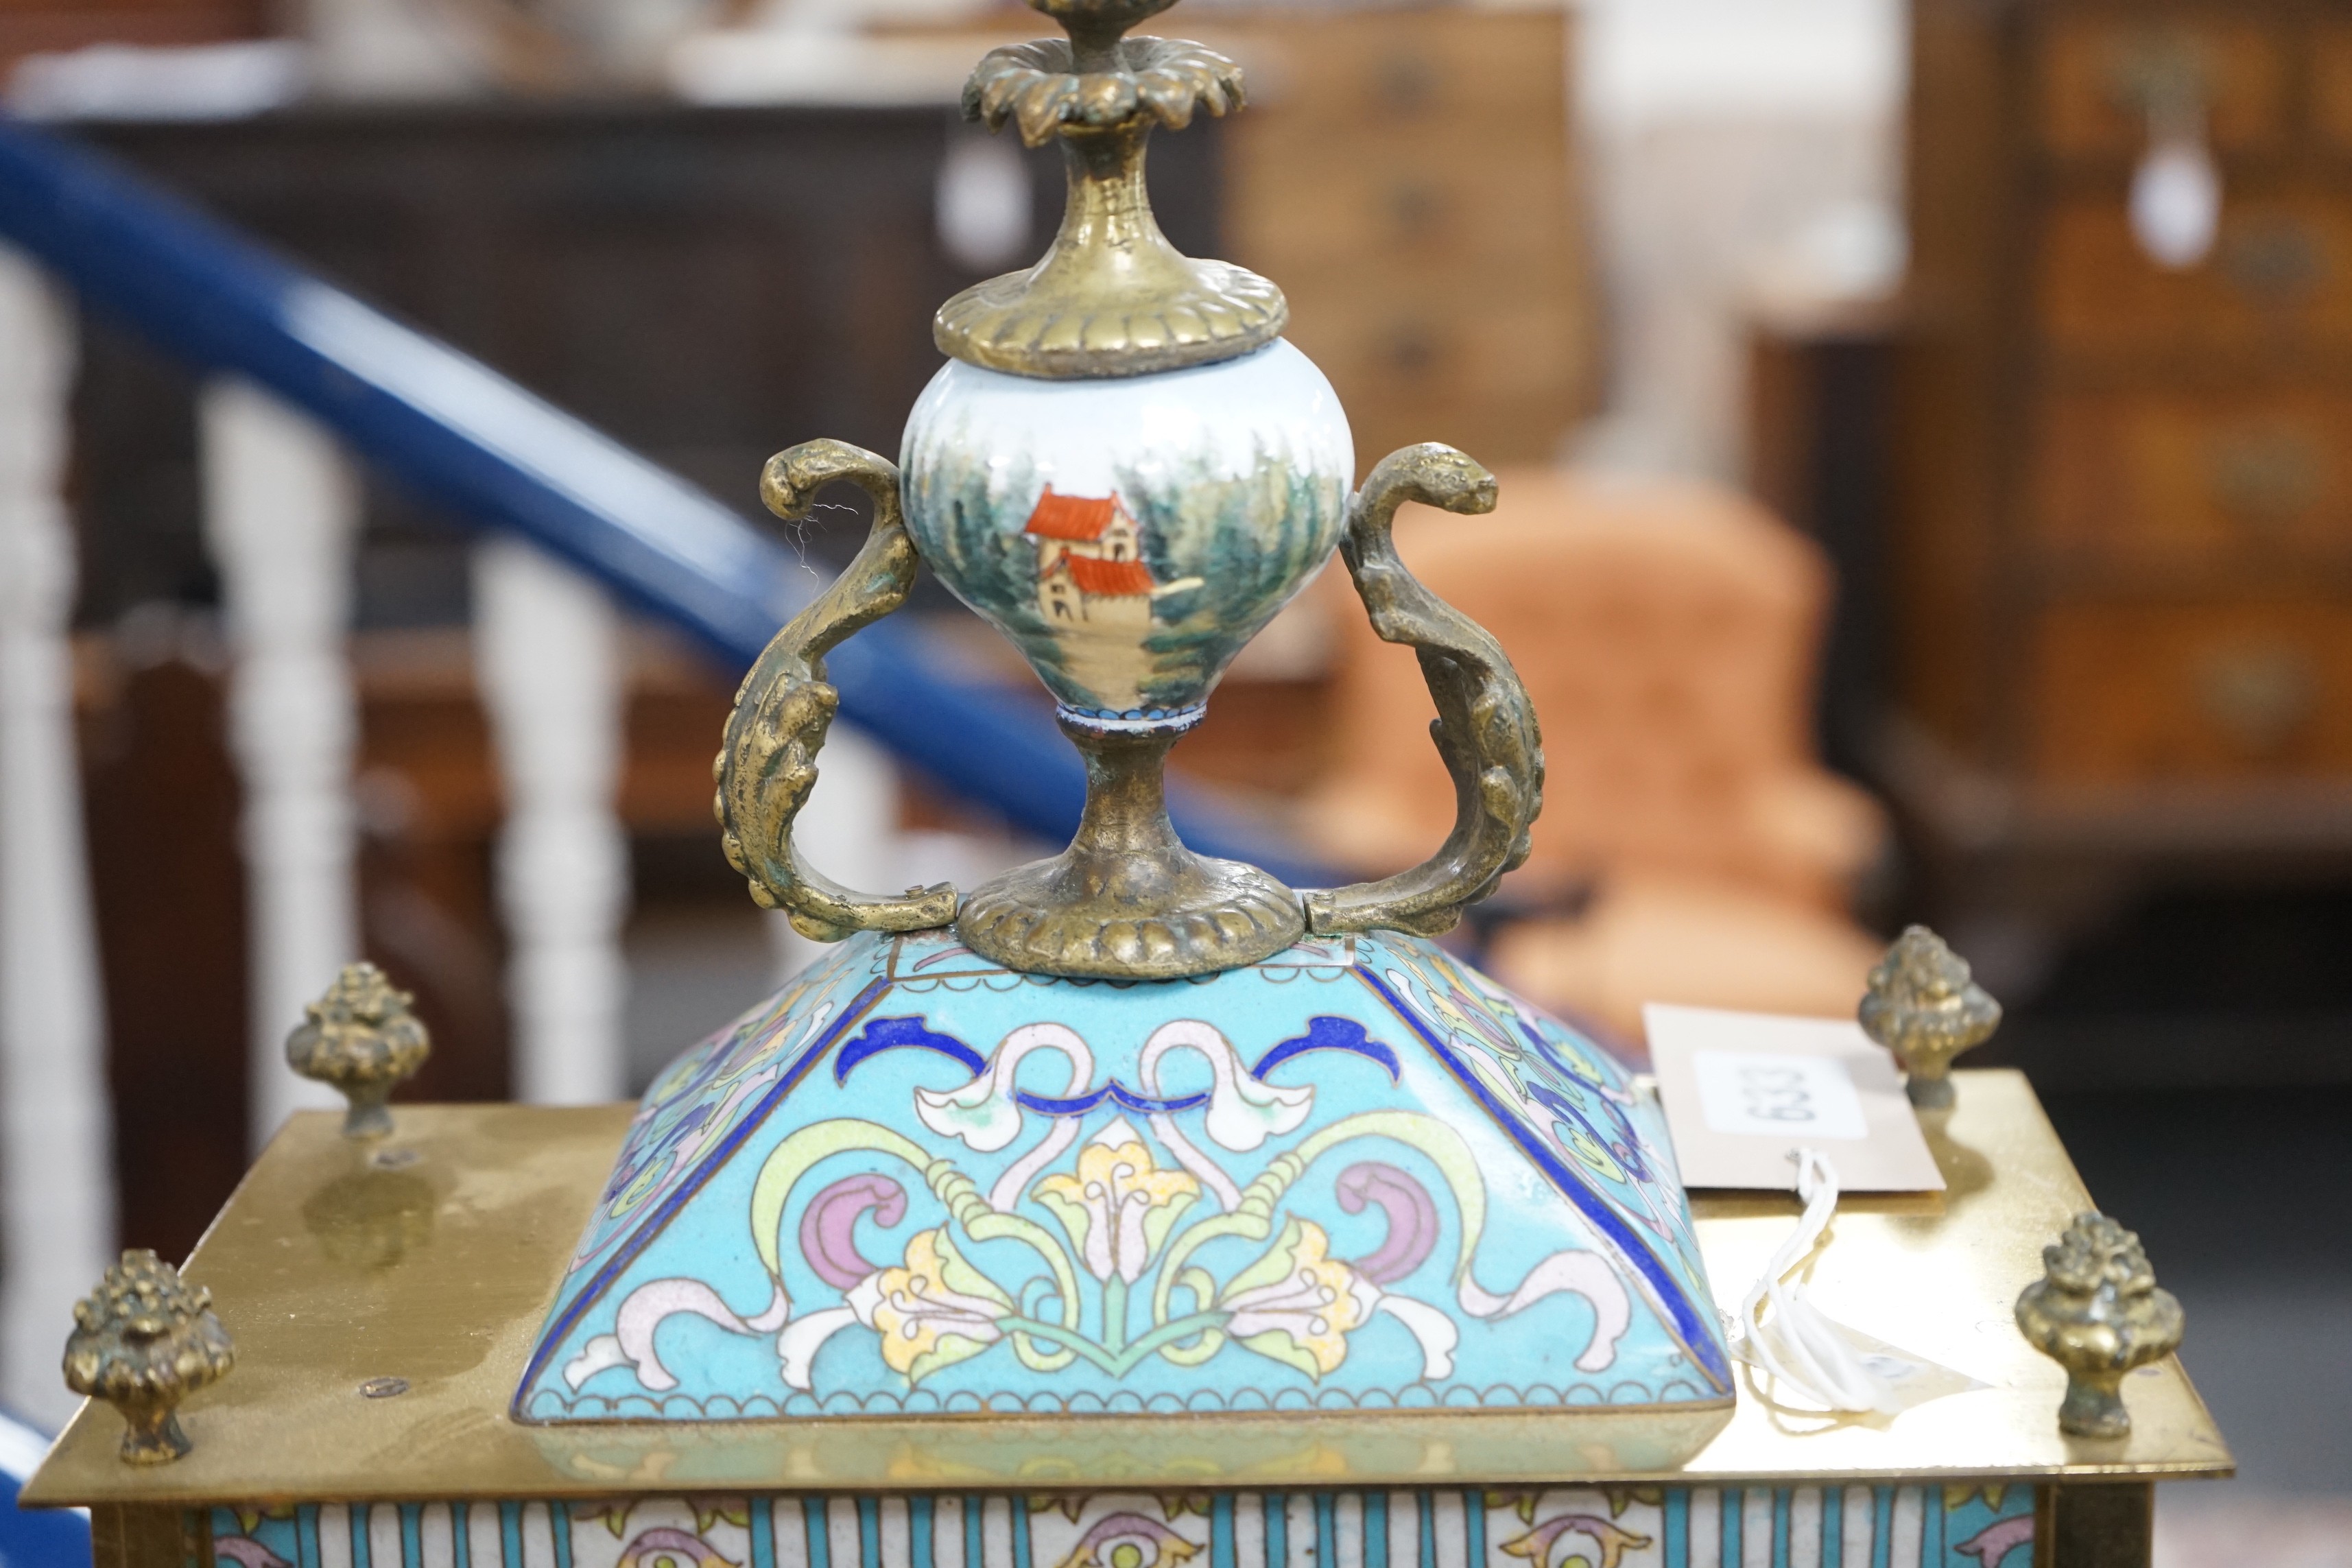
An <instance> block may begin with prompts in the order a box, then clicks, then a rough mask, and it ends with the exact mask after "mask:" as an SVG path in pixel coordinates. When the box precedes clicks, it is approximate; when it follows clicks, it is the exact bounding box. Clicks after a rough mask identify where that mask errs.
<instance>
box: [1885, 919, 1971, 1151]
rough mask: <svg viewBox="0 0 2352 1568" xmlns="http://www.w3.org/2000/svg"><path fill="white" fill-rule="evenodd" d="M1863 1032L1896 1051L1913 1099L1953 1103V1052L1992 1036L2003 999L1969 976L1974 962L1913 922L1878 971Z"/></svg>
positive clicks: (1932, 1106) (1932, 1105)
mask: <svg viewBox="0 0 2352 1568" xmlns="http://www.w3.org/2000/svg"><path fill="white" fill-rule="evenodd" d="M1861 1018H1862V1030H1863V1033H1864V1034H1866V1035H1868V1036H1869V1037H1871V1038H1872V1039H1874V1040H1876V1041H1877V1042H1878V1043H1879V1044H1880V1045H1882V1046H1885V1047H1886V1048H1887V1049H1888V1050H1890V1051H1893V1052H1894V1053H1895V1060H1897V1061H1899V1062H1901V1063H1902V1064H1903V1071H1904V1073H1905V1074H1906V1082H1905V1086H1904V1087H1905V1089H1906V1090H1907V1091H1908V1092H1909V1094H1910V1096H1911V1103H1912V1104H1914V1105H1916V1106H1917V1107H1919V1108H1920V1109H1921V1110H1942V1109H1943V1108H1944V1107H1946V1106H1948V1105H1950V1104H1951V1103H1952V1079H1951V1072H1952V1058H1955V1057H1957V1056H1958V1055H1959V1054H1960V1053H1961V1052H1962V1051H1966V1050H1972V1049H1974V1048H1975V1047H1978V1046H1980V1045H1982V1044H1984V1043H1985V1041H1986V1040H1988V1039H1990V1038H1991V1037H1992V1032H1993V1031H1994V1030H1995V1029H1997V1028H1999V1027H2000V1003H1998V1002H1996V1001H1994V1000H1993V999H1992V997H1991V996H1990V995H1989V994H1987V993H1986V991H1985V989H1984V987H1983V986H1981V985H1979V984H1977V983H1976V982H1975V981H1974V980H1972V979H1970V978H1969V964H1968V960H1966V959H1964V958H1962V957H1961V956H1960V955H1959V954H1958V953H1957V952H1953V951H1952V950H1951V949H1950V948H1949V947H1948V946H1946V945H1945V943H1944V939H1943V938H1942V937H1939V936H1937V934H1936V933H1935V932H1934V931H1929V930H1928V929H1927V927H1926V926H1913V927H1911V928H1910V929H1909V930H1907V931H1905V932H1904V933H1903V934H1902V935H1901V936H1899V937H1897V938H1896V939H1895V945H1894V946H1892V947H1890V948H1888V949H1887V950H1886V956H1885V958H1883V959H1881V960H1880V961H1879V963H1878V967H1877V968H1875V969H1874V970H1872V971H1871V972H1870V989H1869V990H1868V992H1867V993H1865V994H1864V996H1863V999H1862V1008H1861Z"/></svg>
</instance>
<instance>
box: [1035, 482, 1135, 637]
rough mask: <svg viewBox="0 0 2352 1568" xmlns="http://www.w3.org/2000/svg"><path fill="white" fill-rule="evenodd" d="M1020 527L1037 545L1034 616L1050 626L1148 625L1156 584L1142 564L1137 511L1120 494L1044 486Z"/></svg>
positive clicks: (1116, 492)
mask: <svg viewBox="0 0 2352 1568" xmlns="http://www.w3.org/2000/svg"><path fill="white" fill-rule="evenodd" d="M1023 531H1024V532H1025V533H1027V534H1028V535H1029V536H1030V537H1032V538H1033V539H1034V540H1036V542H1037V613H1038V614H1039V615H1041V616H1045V624H1046V626H1049V627H1051V626H1066V625H1069V624H1071V623H1074V622H1085V623H1087V624H1089V625H1092V624H1095V623H1097V622H1102V621H1108V622H1110V623H1111V624H1113V625H1116V626H1133V627H1138V628H1140V627H1142V626H1147V625H1149V624H1150V620H1151V595H1153V594H1154V593H1155V592H1156V591H1158V589H1159V587H1160V584H1159V583H1158V582H1157V581H1156V580H1155V579H1154V578H1153V577H1152V575H1151V568H1150V566H1148V565H1146V564H1144V562H1143V558H1142V544H1143V541H1142V536H1141V531H1140V530H1139V528H1138V527H1137V526H1136V521H1135V514H1134V513H1133V512H1130V511H1129V510H1127V503H1126V502H1125V501H1123V500H1119V499H1118V491H1116V490H1114V491H1112V492H1111V493H1110V494H1109V495H1107V496H1066V495H1057V494H1055V491H1054V487H1053V486H1051V485H1047V486H1046V487H1045V494H1043V495H1041V496H1039V497H1038V498H1037V506H1036V509H1035V510H1033V511H1032V512H1030V514H1029V526H1028V527H1027V528H1026V529H1024V530H1023Z"/></svg>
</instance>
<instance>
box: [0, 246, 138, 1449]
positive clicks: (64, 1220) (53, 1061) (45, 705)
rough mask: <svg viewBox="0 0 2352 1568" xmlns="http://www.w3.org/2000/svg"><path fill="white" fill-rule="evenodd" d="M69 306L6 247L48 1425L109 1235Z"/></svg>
mask: <svg viewBox="0 0 2352 1568" xmlns="http://www.w3.org/2000/svg"><path fill="white" fill-rule="evenodd" d="M73 355H74V343H73V329H72V325H71V321H70V320H69V318H68V316H67V314H66V311H65V310H64V308H63V306H62V304H61V303H60V301H59V300H58V299H57V297H56V296H55V295H54V294H53V293H52V292H51V291H50V289H48V287H47V284H46V282H45V281H44V280H43V279H42V278H41V275H40V274H39V273H38V272H37V271H36V270H35V268H34V267H33V266H32V264H31V262H30V261H28V260H27V259H26V258H25V257H23V256H21V255H19V254H18V253H17V252H16V251H14V250H11V249H5V248H0V1249H5V1250H0V1268H5V1274H0V1404H5V1405H10V1406H12V1407H14V1408H15V1409H16V1410H19V1411H21V1412H23V1413H24V1414H26V1415H29V1416H31V1417H33V1418H34V1419H36V1420H38V1421H42V1422H45V1423H47V1424H48V1425H51V1426H56V1425H59V1424H61V1423H62V1422H63V1420H64V1418H65V1417H66V1416H68V1415H71V1414H72V1412H73V1409H74V1406H75V1405H76V1404H77V1403H78V1401H77V1400H76V1399H75V1398H74V1396H73V1395H72V1394H68V1392H67V1390H66V1387H65V1384H64V1383H63V1382H62V1380H60V1378H59V1377H58V1353H59V1351H60V1349H61V1348H62V1347H63V1345H64V1344H65V1336H66V1334H67V1333H68V1331H70V1330H71V1329H72V1327H73V1303H74V1300H75V1298H76V1297H78V1296H79V1295H80V1294H81V1293H82V1292H83V1291H84V1290H86V1289H89V1287H90V1286H91V1285H92V1284H94V1283H95V1282H96V1281H97V1279H98V1276H99V1273H100V1270H101V1269H102V1268H104V1267H105V1265H106V1263H107V1261H108V1257H109V1254H110V1252H111V1251H112V1249H113V1246H114V1225H115V1215H114V1182H113V1174H112V1171H113V1161H112V1157H111V1149H112V1136H111V1129H110V1125H109V1123H110V1117H109V1115H108V1109H107V1099H106V1036H105V1022H104V1001H103V993H102V991H101V990H100V980H99V967H98V939H97V931H96V925H95V921H94V920H93V918H92V915H91V910H90V892H89V861H88V858H87V855H86V852H85V840H84V839H83V837H82V819H81V795H80V779H79V772H78V769H77V766H76V758H75V752H74V731H73V672H72V664H71V661H70V658H69V657H68V647H67V642H66V631H67V627H68V618H69V617H70V616H71V614H72V609H73V597H74V544H73V536H72V532H71V530H70V528H69V527H68V522H67V515H66V509H65V504H64V501H63V500H62V499H61V495H60V489H59V478H60V470H61V469H62V468H63V466H64V457H65V447H66V398H67V394H68V389H69V386H70V382H71V377H72V365H73Z"/></svg>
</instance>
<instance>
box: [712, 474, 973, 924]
mask: <svg viewBox="0 0 2352 1568" xmlns="http://www.w3.org/2000/svg"><path fill="white" fill-rule="evenodd" d="M835 480H846V481H848V482H849V483H851V484H854V485H856V487H857V488H858V489H862V490H864V491H865V492H866V494H867V495H868V496H871V497H872V498H873V500H874V528H873V531H871V532H869V533H868V534H867V535H866V543H865V546H864V547H863V548H862V549H860V550H859V551H858V552H857V557H856V560H854V561H852V562H851V563H849V569H848V570H847V571H845V572H844V573H843V574H841V575H840V576H839V577H838V578H836V579H835V581H834V583H833V584H832V586H830V587H828V588H827V589H825V591H824V593H823V594H821V595H818V596H817V599H816V602H815V603H814V604H813V605H809V607H808V608H806V609H804V610H803V611H802V612H801V613H800V614H799V615H797V616H793V618H792V620H791V621H789V622H787V623H786V624H785V626H784V628H783V630H782V631H780V632H778V633H777V634H776V635H775V637H773V638H772V639H771V640H770V642H769V643H768V646H767V647H766V648H765V649H764V650H763V651H762V652H761V655H760V658H759V662H758V663H756V664H754V665H753V666H752V667H751V673H750V674H749V675H746V676H745V677H744V678H743V686H742V689H740V690H739V691H738V692H736V694H735V711H734V712H733V713H732V714H731V715H730V717H729V718H728V721H727V739H726V741H725V742H724V743H723V744H722V745H721V746H720V747H719V756H718V758H717V760H716V761H715V762H713V763H712V764H711V773H712V776H713V777H714V778H716V779H717V780H718V784H719V794H718V798H717V799H716V800H715V801H714V802H713V803H712V804H713V806H714V808H715V809H716V811H717V812H718V815H719V827H720V828H721V830H722V832H721V835H720V840H719V841H720V843H721V844H722V845H723V846H724V847H725V848H726V851H727V863H728V864H729V865H730V866H732V867H734V868H735V869H736V870H738V871H740V872H741V873H742V874H743V875H744V876H745V877H746V878H747V879H750V881H751V897H752V900H754V901H755V902H757V903H759V904H761V906H763V907H765V908H767V909H772V910H774V909H781V910H784V911H785V912H786V913H787V914H789V915H790V916H791V917H792V922H793V930H794V931H799V932H800V933H801V934H802V935H803V936H805V937H809V938H811V939H812V940H814V941H817V942H839V941H840V940H841V939H842V938H844V937H845V936H847V935H849V934H850V933H851V932H853V931H924V930H928V929H929V928H930V927H933V926H943V925H947V924H949V923H950V921H953V920H954V919H955V914H956V890H955V889H954V888H952V887H950V885H948V884H947V883H945V882H941V883H939V884H938V885H936V886H934V887H929V888H910V889H908V890H907V893H906V896H904V897H903V898H900V897H887V896H879V895H874V894H867V893H857V892H852V891H851V890H850V889H847V888H845V887H842V886H841V885H840V884H838V883H836V882H835V881H833V880H832V879H830V878H827V877H826V876H824V874H823V873H822V872H820V871H817V870H816V869H814V868H812V867H811V866H810V865H809V864H808V862H807V861H805V860H803V859H802V858H801V856H800V852H799V850H798V849H796V848H795V847H793V818H794V817H796V816H799V815H800V811H801V807H802V806H803V805H806V804H807V803H808V796H809V791H810V790H811V789H813V788H814V787H815V784H816V753H817V750H818V748H819V747H821V746H823V745H824V736H825V731H827V730H828V729H830V728H831V727H832V724H833V716H834V714H835V712H836V711H837V710H839V709H840V707H841V693H840V692H838V691H836V690H835V689H834V688H833V687H831V686H829V685H827V684H826V683H825V679H824V656H825V655H826V654H828V653H830V652H832V651H833V649H834V648H835V647H838V646H840V644H841V643H842V641H843V639H845V638H846V637H849V635H850V634H851V633H853V632H856V631H858V630H859V629H861V628H863V627H866V626H872V625H873V624H874V623H875V622H876V621H878V620H880V619H881V618H882V617H883V616H887V615H888V614H889V613H890V612H891V611H893V610H895V609H897V608H898V606H899V605H903V604H905V603H906V602H907V591H908V589H909V588H911V587H913V586H914V584H915V565H916V555H915V542H914V541H913V540H912V539H910V538H908V534H907V524H906V519H905V516H904V514H903V513H902V512H901V511H900V510H899V503H898V468H896V467H895V466H894V465H893V464H891V463H890V462H888V461H887V459H885V458H877V457H876V456H875V455H874V454H873V453H871V452H867V451H862V450H860V449H859V448H857V447H852V446H849V445H846V444H845V443H844V442H840V441H807V442H803V443H802V444H801V445H800V446H797V447H793V448H792V449H791V450H789V451H784V452H779V453H777V454H776V455H775V456H774V457H772V458H769V459H768V466H767V468H765V469H764V470H762V471H761V475H760V499H761V500H763V501H765V502H767V504H768V510H770V511H772V512H774V513H775V514H776V515H777V516H778V517H781V518H782V519H783V520H784V521H787V522H797V521H800V520H802V519H803V518H804V517H806V516H807V515H808V512H809V508H810V507H811V506H812V505H813V504H814V502H815V500H816V496H817V492H818V491H819V490H821V489H824V487H825V486H827V485H829V484H832V483H834V482H835Z"/></svg>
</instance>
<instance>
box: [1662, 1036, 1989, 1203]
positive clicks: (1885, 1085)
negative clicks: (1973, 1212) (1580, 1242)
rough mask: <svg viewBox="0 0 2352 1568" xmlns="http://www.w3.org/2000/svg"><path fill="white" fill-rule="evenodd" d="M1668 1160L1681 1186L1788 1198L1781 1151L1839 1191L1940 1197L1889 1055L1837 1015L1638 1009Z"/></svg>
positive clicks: (1790, 1169) (1789, 1167)
mask: <svg viewBox="0 0 2352 1568" xmlns="http://www.w3.org/2000/svg"><path fill="white" fill-rule="evenodd" d="M1642 1017H1643V1023H1644V1024H1645V1025H1646V1026H1648V1032H1649V1037H1650V1059H1651V1063H1652V1065H1653V1068H1654V1070H1655V1072H1656V1074H1657V1079H1658V1098H1659V1100H1660V1101H1661V1102H1662V1103H1663V1104H1664V1107H1665V1111H1666V1126H1667V1128H1668V1130H1669V1131H1671V1132H1672V1134H1673V1136H1674V1141H1675V1163H1676V1164H1677V1165H1678V1166H1679V1167H1680V1168H1681V1171H1682V1178H1683V1183H1684V1184H1685V1185H1686V1186H1693V1187H1760V1188H1777V1189H1779V1190H1780V1191H1784V1192H1786V1191H1792V1190H1794V1188H1795V1186H1796V1184H1797V1173H1796V1166H1795V1165H1794V1164H1793V1163H1790V1159H1789V1153H1790V1151H1791V1150H1793V1149H1797V1148H1800V1147H1802V1146H1805V1145H1808V1144H1810V1145H1812V1146H1814V1147H1817V1148H1820V1149H1821V1150H1822V1152H1823V1153H1826V1154H1829V1155H1831V1156H1832V1158H1833V1159H1834V1160H1835V1161H1836V1163H1837V1172H1838V1184H1839V1185H1840V1186H1841V1187H1842V1188H1843V1189H1844V1190H1845V1191H1847V1192H1850V1193H1852V1192H1864V1193H1872V1192H1875V1193H1917V1192H1940V1191H1941V1190H1942V1189H1943V1185H1944V1178H1943V1175H1942V1173H1940V1172H1938V1171H1937V1169H1936V1160H1935V1156H1934V1155H1932V1154H1930V1153H1929V1152H1928V1151H1927V1140H1926V1139H1925V1138H1923V1137H1922V1136H1920V1132H1919V1121H1918V1118H1917V1117H1916V1116H1915V1115H1913V1114H1912V1110H1911V1101H1910V1100H1909V1099H1908V1098H1907V1097H1906V1095H1905V1094H1904V1092H1903V1080H1902V1079H1901V1077H1900V1075H1899V1074H1897V1073H1896V1071H1895V1060H1894V1058H1892V1057H1890V1056H1888V1055H1887V1053H1886V1052H1885V1050H1884V1049H1883V1048H1881V1047H1879V1046H1878V1045H1876V1044H1875V1043H1874V1042H1873V1041H1872V1040H1871V1038H1870V1037H1868V1036H1867V1035H1864V1033H1863V1032H1862V1028H1861V1026H1859V1025H1857V1024H1854V1023H1853V1022H1851V1021H1848V1020H1845V1019H1839V1018H1789V1017H1780V1016H1774V1015H1771V1014H1764V1013H1730V1012H1724V1011H1721V1010H1719V1009H1717V1008H1713V1007H1672V1006H1667V1005H1664V1004H1662V1003H1652V1004H1650V1005H1648V1006H1646V1007H1644V1008H1643V1009H1642Z"/></svg>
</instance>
